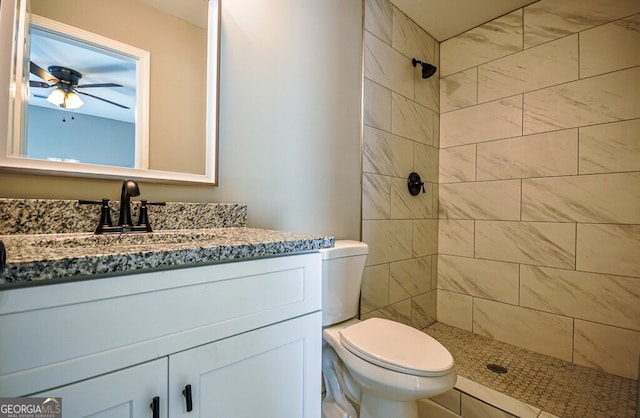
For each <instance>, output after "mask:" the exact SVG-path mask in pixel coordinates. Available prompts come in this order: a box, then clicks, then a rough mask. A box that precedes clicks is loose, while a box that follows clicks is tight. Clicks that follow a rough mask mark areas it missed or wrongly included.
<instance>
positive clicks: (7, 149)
mask: <svg viewBox="0 0 640 418" xmlns="http://www.w3.org/2000/svg"><path fill="white" fill-rule="evenodd" d="M219 19H220V3H219V1H218V0H210V1H207V0H188V1H187V0H112V1H109V2H104V1H102V0H84V1H82V2H77V1H70V0H30V1H29V0H10V1H7V0H3V1H2V2H1V3H0V28H1V29H0V50H1V51H2V52H0V54H2V57H0V58H2V59H5V62H10V63H11V66H10V67H11V68H10V69H8V70H7V69H5V68H3V69H1V70H0V87H2V91H6V92H9V94H8V96H9V97H2V96H0V117H1V118H3V119H4V120H6V121H8V123H7V127H8V129H7V131H6V132H0V168H2V169H4V170H11V171H21V170H37V171H38V172H43V173H47V174H56V175H74V176H88V177H108V178H109V177H113V178H118V179H122V178H124V177H128V178H134V179H140V180H151V181H169V182H182V181H186V182H198V183H208V184H214V185H215V184H216V182H217V173H216V167H217V164H216V163H217V155H216V153H217V131H218V130H217V115H218V109H217V107H218V92H217V89H218V57H219V35H220V24H219V23H220V20H219ZM8 28H10V29H8ZM43 38H44V40H43ZM52 39H53V41H58V42H59V43H61V44H62V46H60V45H56V44H55V43H53V45H54V46H51V45H52V42H53V41H52ZM5 46H9V51H11V53H10V54H7V53H6V52H5V51H7V49H5V48H4V47H5ZM74 48H75V49H74ZM77 48H86V49H88V50H90V53H93V54H98V55H101V56H100V57H99V59H98V58H97V56H94V57H93V58H91V57H89V58H87V59H88V61H85V62H84V63H82V60H81V59H80V58H79V57H80V55H84V53H82V54H81V53H80V52H78V49H77ZM145 54H146V55H145ZM102 58H104V59H105V60H104V62H103V59H102ZM107 58H109V59H115V60H116V61H109V60H108V59H107ZM36 60H37V61H36ZM117 60H120V61H117ZM60 61H63V62H60ZM32 62H33V63H35V64H36V70H35V71H34V67H33V64H31V63H32ZM38 67H39V68H40V69H41V70H43V71H39V70H38V69H37V68H38ZM74 67H77V68H74ZM125 67H126V68H128V70H126V71H129V75H128V76H125V75H124V73H125ZM60 68H63V69H68V70H71V73H72V74H76V73H77V74H79V75H80V77H81V81H78V79H77V78H76V79H75V80H74V81H76V82H77V83H76V84H74V85H75V86H76V87H77V88H74V89H73V92H74V93H75V92H77V93H78V97H79V98H81V99H82V102H83V103H82V105H80V107H79V108H76V109H71V106H67V105H66V103H67V102H66V101H64V103H65V105H62V104H61V103H63V102H59V103H58V104H52V103H51V101H52V100H48V99H50V98H49V96H50V95H52V92H53V91H54V90H62V89H60V88H59V87H60V86H61V87H65V88H66V87H68V86H67V85H66V84H61V83H62V81H61V82H60V83H57V81H60V80H63V77H64V76H66V75H67V74H68V73H69V71H68V70H67V72H66V73H64V74H61V73H60V72H55V71H56V70H58V71H59V70H60ZM132 68H133V70H132ZM131 71H133V76H131ZM43 72H44V74H48V75H51V74H53V76H56V77H57V76H60V77H58V78H59V79H60V80H58V79H56V78H54V81H51V79H50V80H43V78H42V76H43ZM127 77H128V78H127ZM45 78H46V77H45ZM131 80H133V81H131ZM65 82H66V81H65ZM30 84H31V86H30ZM5 86H6V89H5ZM83 86H87V87H91V88H83ZM127 94H128V95H129V98H128V99H127V98H126V97H125V95H127ZM36 96H38V97H36ZM63 96H64V94H63ZM66 97H70V95H68V96H66ZM147 97H148V100H147ZM47 100H48V101H49V102H47ZM127 100H129V101H127ZM54 102H55V101H54ZM96 103H98V104H101V105H103V106H102V107H103V108H104V107H106V108H113V110H122V108H121V107H119V106H117V105H121V106H123V107H130V108H132V112H131V113H130V115H129V116H120V117H116V116H110V114H111V113H114V112H107V113H105V114H98V113H93V114H91V113H90V112H91V108H92V107H93V105H94V104H96ZM113 103H115V104H117V105H114V104H113ZM130 103H133V105H130ZM90 105H91V106H90ZM133 110H135V111H133ZM43 114H46V117H47V118H44V116H43ZM146 115H148V118H146ZM127 118H128V119H127ZM111 119H113V120H111ZM116 119H118V121H117V123H115V122H114V120H116ZM102 122H105V123H102ZM106 122H109V123H108V124H107V123H106ZM116 125H118V126H119V127H120V128H122V129H124V130H117V129H120V128H116ZM129 125H131V126H129ZM97 126H99V127H100V128H98V129H96V127H97ZM58 128H59V129H58ZM127 129H128V130H129V131H131V132H135V134H133V133H132V134H130V135H128V134H124V133H122V132H124V131H125V130H127ZM57 131H61V132H62V134H59V133H58V134H56V133H55V132H57ZM56 138H59V139H56ZM127 138H133V139H127ZM146 138H148V140H147V139H146ZM74 141H75V142H74ZM91 141H94V142H93V143H92V142H91ZM81 143H82V144H83V145H85V146H86V147H87V149H88V150H89V151H87V152H84V153H83V152H80V151H79V147H80V145H79V144H81ZM69 144H71V145H69ZM74 144H75V145H74ZM101 147H102V148H101ZM64 148H68V149H71V150H72V151H69V152H66V153H65V152H63V149H64ZM36 149H38V150H39V151H38V152H35V151H33V150H36ZM43 150H44V151H43ZM96 150H99V151H96ZM115 150H118V152H119V153H123V154H125V155H124V156H123V157H118V158H119V159H118V160H108V161H106V160H105V161H103V160H101V159H100V158H102V157H103V156H105V155H106V154H109V153H112V152H114V151H115ZM90 154H94V155H90ZM98 154H101V155H99V157H100V158H98ZM132 154H133V155H132ZM94 157H96V158H94ZM114 158H115V157H114ZM121 160H122V161H123V162H120V161H121Z"/></svg>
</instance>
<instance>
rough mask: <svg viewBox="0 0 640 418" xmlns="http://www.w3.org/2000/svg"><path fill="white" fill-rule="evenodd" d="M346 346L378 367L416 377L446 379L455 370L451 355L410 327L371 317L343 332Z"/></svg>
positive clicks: (342, 337) (428, 337)
mask: <svg viewBox="0 0 640 418" xmlns="http://www.w3.org/2000/svg"><path fill="white" fill-rule="evenodd" d="M340 340H341V342H342V345H343V346H344V347H345V348H346V349H347V350H349V351H350V352H351V353H353V354H355V355H356V356H358V357H360V358H361V359H363V360H366V361H368V362H370V363H373V364H377V365H378V366H381V367H384V368H387V369H390V370H395V371H397V372H401V373H406V374H411V375H414V376H442V375H445V374H447V373H449V371H450V370H451V369H452V368H453V357H452V356H451V353H449V351H448V350H447V349H446V348H445V347H444V346H443V345H442V344H440V343H439V342H438V341H437V340H435V339H434V338H432V337H430V336H429V335H427V334H425V333H424V332H421V331H418V330H417V329H415V328H412V327H410V326H408V325H404V324H401V323H399V322H394V321H389V320H387V319H381V318H371V319H367V320H365V321H362V322H358V323H357V324H354V325H351V326H349V327H347V328H344V329H342V330H341V331H340Z"/></svg>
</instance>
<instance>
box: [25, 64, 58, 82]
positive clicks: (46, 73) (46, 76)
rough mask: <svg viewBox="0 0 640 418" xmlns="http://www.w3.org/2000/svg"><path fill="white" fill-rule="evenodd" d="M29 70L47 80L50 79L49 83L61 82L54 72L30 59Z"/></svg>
mask: <svg viewBox="0 0 640 418" xmlns="http://www.w3.org/2000/svg"><path fill="white" fill-rule="evenodd" d="M29 72H31V74H35V75H37V76H38V77H40V78H41V79H43V80H45V81H48V82H49V83H53V84H58V83H59V82H60V80H58V79H57V78H56V77H55V76H54V75H53V74H51V73H50V72H49V71H47V70H45V69H44V68H42V67H40V66H39V65H38V64H36V63H35V62H33V61H29Z"/></svg>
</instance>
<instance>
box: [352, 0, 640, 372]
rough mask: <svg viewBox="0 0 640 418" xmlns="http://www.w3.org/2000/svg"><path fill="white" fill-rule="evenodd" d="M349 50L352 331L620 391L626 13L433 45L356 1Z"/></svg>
mask: <svg viewBox="0 0 640 418" xmlns="http://www.w3.org/2000/svg"><path fill="white" fill-rule="evenodd" d="M364 39H365V64H364V66H365V72H364V75H365V80H364V158H363V189H362V195H363V209H362V218H363V240H364V241H365V242H367V243H368V244H369V245H370V257H369V259H368V265H367V268H366V272H365V279H364V284H363V294H362V302H361V312H362V316H363V317H368V316H384V317H390V318H393V319H396V320H399V321H401V322H405V323H408V324H411V325H413V326H415V327H417V328H424V327H425V326H426V325H428V324H430V323H432V322H434V321H436V319H437V320H438V321H439V322H443V323H446V324H449V325H453V326H456V327H458V328H462V329H465V330H468V331H472V332H474V333H476V334H480V335H484V336H488V337H492V338H495V339H497V340H501V341H505V342H508V343H510V344H513V345H516V346H519V347H522V348H526V349H529V350H532V351H536V352H539V353H543V354H547V355H550V356H553V357H556V358H559V359H562V360H566V361H569V362H573V363H575V364H579V365H585V366H588V367H592V368H597V369H602V370H604V371H607V372H609V373H613V374H616V375H619V376H624V377H628V378H632V379H637V378H638V357H639V356H640V3H639V2H637V1H636V0H615V1H610V2H602V1H597V0H581V1H577V0H541V1H539V2H536V3H533V4H532V5H530V6H527V7H525V8H523V9H519V10H516V11H514V12H512V13H510V14H507V15H505V16H502V17H499V18H497V19H495V20H493V21H491V22H488V23H486V24H484V25H482V26H480V27H478V28H475V29H472V30H471V31H469V32H466V33H464V34H462V35H459V36H457V37H455V38H452V39H449V40H447V41H444V42H443V43H442V44H438V42H436V41H434V40H433V38H431V37H430V36H429V34H428V33H426V32H425V31H424V30H422V29H421V28H419V27H417V26H416V25H415V24H414V23H413V22H412V21H411V20H410V19H408V18H407V17H406V16H405V15H404V14H403V13H402V12H400V11H399V10H398V9H397V8H395V7H393V5H392V4H391V3H390V2H389V1H388V0H367V1H366V9H365V36H364ZM411 58H417V59H420V60H425V61H428V62H434V63H435V64H436V65H438V67H439V74H437V75H436V77H432V78H431V79H428V80H423V79H421V78H420V74H419V71H418V70H416V69H414V68H413V67H412V66H411ZM411 171H416V172H418V173H419V174H420V175H421V176H422V177H423V179H424V180H425V181H426V183H425V185H426V193H425V194H420V195H419V196H417V197H413V196H411V195H409V193H408V192H407V191H406V177H407V175H408V174H409V173H410V172H411Z"/></svg>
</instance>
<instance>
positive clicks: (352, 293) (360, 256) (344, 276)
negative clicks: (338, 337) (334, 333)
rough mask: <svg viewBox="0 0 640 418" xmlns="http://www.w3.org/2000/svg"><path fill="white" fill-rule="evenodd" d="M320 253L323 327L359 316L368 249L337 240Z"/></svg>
mask: <svg viewBox="0 0 640 418" xmlns="http://www.w3.org/2000/svg"><path fill="white" fill-rule="evenodd" d="M320 252H321V253H322V326H323V327H324V326H327V325H333V324H337V323H338V322H342V321H346V320H347V319H351V318H354V317H356V316H357V315H358V303H359V302H360V285H361V284H362V273H363V272H364V263H365V260H366V259H367V254H368V253H369V247H368V246H367V244H365V243H364V242H359V241H341V240H337V241H336V243H335V246H334V247H333V248H326V249H323V250H320Z"/></svg>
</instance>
